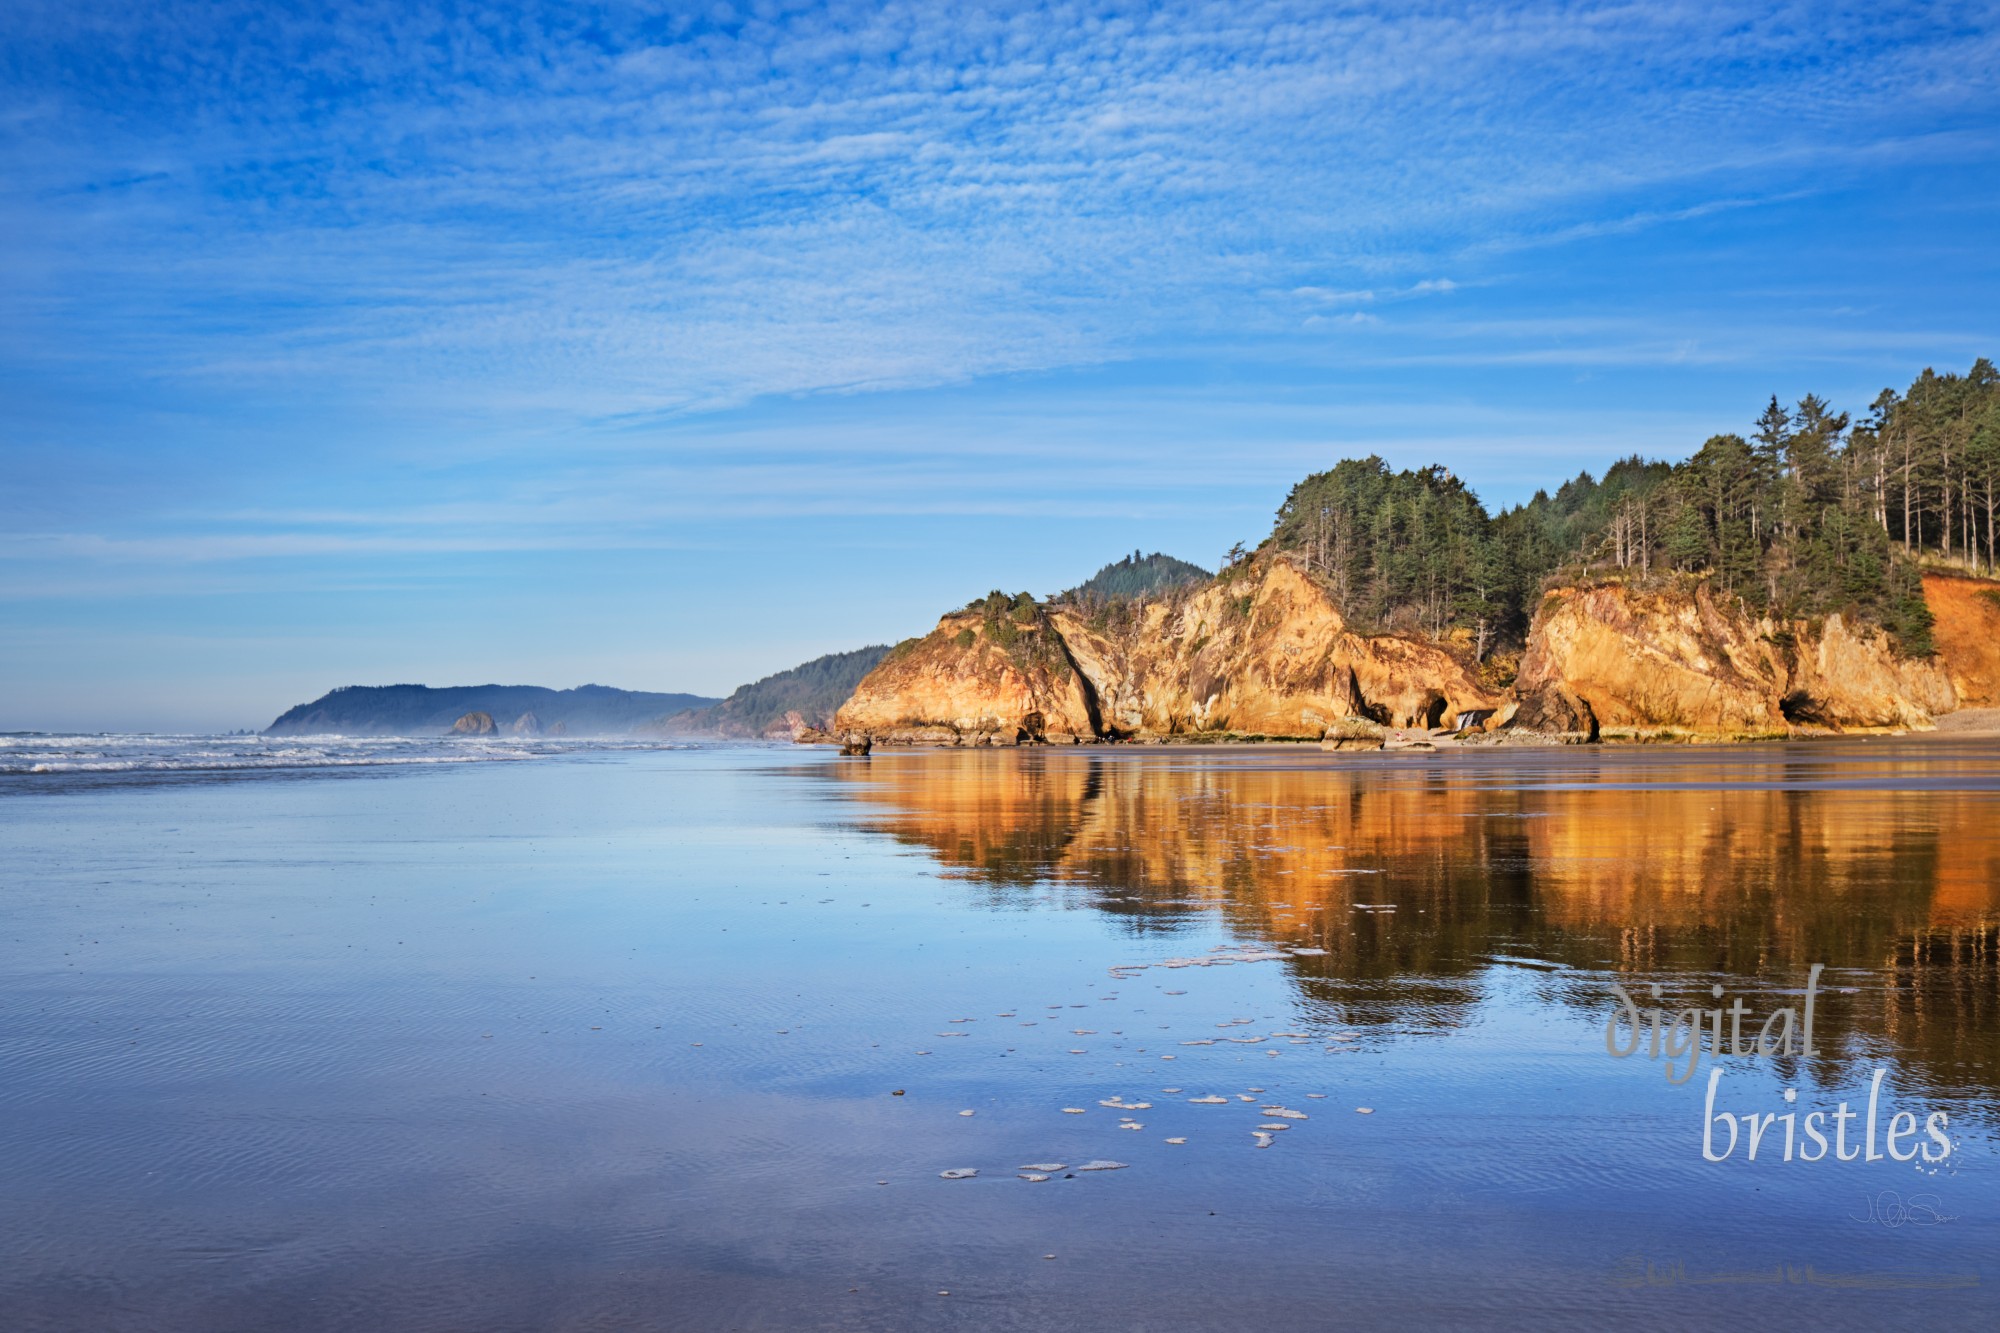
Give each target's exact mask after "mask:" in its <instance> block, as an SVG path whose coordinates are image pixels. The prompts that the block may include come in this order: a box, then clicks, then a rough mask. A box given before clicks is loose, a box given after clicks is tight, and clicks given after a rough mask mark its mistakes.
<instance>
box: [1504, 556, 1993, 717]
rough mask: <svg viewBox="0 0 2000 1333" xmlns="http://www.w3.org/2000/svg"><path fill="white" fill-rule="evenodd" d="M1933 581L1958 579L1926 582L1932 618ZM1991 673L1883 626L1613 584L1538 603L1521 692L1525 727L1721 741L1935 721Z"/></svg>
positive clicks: (1961, 648) (1952, 650) (1966, 656)
mask: <svg viewBox="0 0 2000 1333" xmlns="http://www.w3.org/2000/svg"><path fill="white" fill-rule="evenodd" d="M1936 582H1958V581H1956V580H1932V579H1926V580H1925V594H1926V599H1927V600H1930V601H1932V602H1933V612H1934V614H1935V613H1936V610H1937V606H1936V598H1935V595H1934V593H1933V584H1934V583H1936ZM1986 586H1989V587H1991V586H1994V585H1986ZM1993 610H1994V611H1995V612H1996V613H2000V606H1995V607H1994V608H1993ZM1961 619H1963V617H1961ZM1939 620H1940V624H1941V625H1942V624H1943V622H1944V620H1945V617H1943V616H1940V617H1939ZM1968 637H1976V636H1968ZM1993 667H1994V664H1993V663H1987V662H1982V661H1980V660H1979V659H1978V653H1977V652H1976V651H1971V650H1968V648H1967V647H1966V645H1964V644H1958V643H1952V644H1946V643H1945V642H1944V641H1943V640H1942V639H1941V642H1940V651H1939V653H1938V655H1937V656H1935V657H1931V658H1921V659H1913V658H1904V657H1902V656H1900V655H1899V654H1898V652H1897V650H1896V647H1895V645H1894V644H1893V643H1892V642H1891V641H1890V639H1889V637H1888V636H1887V635H1886V634H1884V633H1882V632H1881V631H1880V630H1879V629H1876V628H1874V627H1873V626H1867V625H1850V624H1848V623H1847V622H1846V621H1845V620H1843V619H1842V618H1841V617H1840V616H1838V615H1834V616H1828V617H1827V618H1826V619H1825V620H1824V621H1823V622H1820V623H1818V624H1813V623H1809V622H1804V621H1797V622H1786V623H1779V622H1776V621H1773V620H1770V619H1752V618H1751V617H1750V616H1749V615H1748V614H1747V613H1746V612H1745V611H1744V610H1743V609H1742V607H1741V606H1740V605H1739V604H1737V603H1735V602H1734V601H1724V600H1723V599H1718V598H1717V597H1715V596H1714V595H1713V594H1712V593H1711V592H1710V590H1709V588H1708V587H1707V585H1706V584H1705V583H1691V584H1686V585H1682V586H1678V587H1669V588H1652V589H1638V588H1633V587H1630V586H1628V585H1625V584H1622V583H1615V582H1606V583H1599V584H1595V585H1591V586H1585V587H1576V588H1565V589H1559V590H1557V591H1555V592H1552V593H1550V594H1549V595H1548V596H1547V597H1546V598H1545V599H1544V601H1543V603H1542V606H1541V608H1540V610H1539V611H1538V612H1537V614H1536V616H1535V620H1534V625H1533V628H1532V630H1531V631H1530V634H1529V639H1528V648H1527V652H1526V654H1525V655H1524V656H1523V657H1522V660H1521V672H1520V676H1519V678H1518V679H1517V680H1516V682H1515V690H1516V692H1517V693H1518V695H1519V697H1520V700H1521V707H1520V712H1519V714H1518V719H1519V721H1520V723H1521V724H1522V725H1526V726H1533V727H1538V728H1541V729H1545V730H1562V731H1595V730H1596V729H1598V728H1600V727H1603V728H1616V729H1628V730H1633V731H1639V732H1647V731H1682V732H1688V733H1691V734H1693V735H1696V736H1715V737H1725V738H1726V737H1740V736H1746V735H1772V734H1779V733H1784V732H1788V731H1791V730H1794V729H1798V728H1825V729H1841V730H1846V729H1856V728H1860V729H1868V728H1895V729H1907V728H1922V727H1928V726H1930V725H1931V723H1932V720H1933V719H1934V718H1936V717H1937V716H1938V715H1939V714H1941V713H1948V712H1950V711H1952V710H1953V709H1955V708H1957V707H1959V706H1960V705H1961V703H1962V702H1964V701H1965V694H1964V691H1963V690H1961V689H1960V688H1959V687H1958V686H1957V685H1956V684H1955V683H1954V681H1955V679H1963V681H1964V683H1965V686H1966V687H1967V688H1968V689H1982V688H1984V689H1990V688H1991V687H1992V682H1994V681H1996V680H2000V673H1996V672H1995V670H1994V669H1993Z"/></svg>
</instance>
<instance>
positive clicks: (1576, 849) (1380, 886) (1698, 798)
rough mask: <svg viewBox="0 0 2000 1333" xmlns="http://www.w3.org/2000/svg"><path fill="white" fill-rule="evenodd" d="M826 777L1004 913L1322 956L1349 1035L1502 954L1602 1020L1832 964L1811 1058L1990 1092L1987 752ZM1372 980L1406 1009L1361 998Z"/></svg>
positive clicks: (956, 763)
mask: <svg viewBox="0 0 2000 1333" xmlns="http://www.w3.org/2000/svg"><path fill="white" fill-rule="evenodd" d="M814 771H816V772H819V773H823V774H825V775H827V776H828V777H829V779H830V780H831V781H834V782H837V783H839V784H840V785H841V787H842V789H843V791H844V793H845V794H847V795H850V796H851V797H852V798H853V799H854V801H855V802H856V803H858V805H859V806H860V807H861V809H862V811H863V813H862V814H861V816H860V822H861V823H862V824H863V825H864V826H866V827H868V828H871V829H873V830H875V831H878V832H881V833H884V834H887V835H889V836H891V837H893V838H895V839H897V840H898V841H900V842H903V843H905V844H908V845H910V846H913V847H918V848H922V849H923V850H924V851H925V852H926V853H927V854H929V855H930V856H932V857H934V858H935V859H936V860H937V862H938V863H939V864H940V865H941V866H943V867H944V868H945V869H946V871H947V873H949V874H951V875H953V876H955V877H959V878H962V879H964V880H966V881H969V882H970V883H972V884H974V885H977V886H980V887H981V888H982V889H983V890H984V892H985V893H986V895H987V900H988V905H989V906H991V907H993V908H995V909H1004V908H1009V907H1021V906H1030V905H1034V904H1035V903H1036V901H1037V900H1038V899H1039V898H1041V897H1044V896H1046V895H1048V894H1049V893H1050V892H1051V891H1052V890H1053V892H1054V893H1055V894H1056V896H1057V899H1058V900H1059V901H1061V902H1062V903H1064V904H1067V905H1087V906H1089V907H1092V908H1094V909H1095V910H1097V911H1100V912H1103V913H1106V914H1108V915H1111V916H1114V917H1117V918H1118V919H1120V920H1121V921H1123V922H1124V923H1126V924H1127V926H1128V928H1129V929H1130V931H1131V933H1132V934H1133V936H1134V937H1135V939H1145V938H1148V937H1152V936H1158V935H1162V934H1171V933H1173V932H1175V931H1177V930H1179V929H1183V928H1185V927H1187V926H1189V925H1191V924H1195V923H1197V922H1200V923H1203V924H1206V922H1207V919H1208V918H1211V917H1213V916H1215V915H1219V916H1221V917H1222V918H1223V919H1224V920H1226V922H1227V923H1228V925H1229V927H1230V928H1231V929H1232V930H1233V931H1234V932H1236V933H1237V934H1239V935H1240V936H1241V937H1243V938H1245V939H1246V940H1254V941H1257V942H1259V943H1264V944H1270V945H1282V946H1286V947H1288V948H1294V949H1296V948H1305V949H1308V950H1312V951H1314V952H1311V953H1309V954H1305V955H1300V954H1293V955H1292V957H1291V960H1290V961H1289V962H1288V963H1286V964H1284V966H1287V967H1289V968H1290V969H1291V970H1292V972H1293V973H1294V975H1295V977H1296V980H1297V983H1298V985H1299V987H1300V989H1301V991H1302V993H1303V995H1304V997H1305V998H1306V999H1308V1000H1321V1001H1325V1002H1327V1003H1329V1004H1340V1005H1343V1006H1344V1007H1343V1008H1342V1009H1341V1014H1342V1015H1343V1016H1344V1018H1345V1019H1346V1021H1349V1022H1352V1023H1356V1024H1364V1025H1365V1024H1368V1023H1371V1022H1373V1023H1378V1024H1379V1023H1393V1024H1395V1025H1397V1026H1398V1027H1400V1028H1402V1029H1405V1030H1408V1029H1411V1028H1422V1027H1424V1026H1427V1025H1434V1026H1439V1027H1447V1028H1448V1027H1452V1026H1455V1025H1456V1024H1458V1023H1459V1022H1461V1021H1462V1020H1463V1018H1464V1016H1465V1015H1466V1014H1467V1013H1469V1012H1470V1010H1471V1008H1472V1007H1473V1006H1474V1005H1475V1004H1476V1003H1477V1002H1478V999H1479V996H1480V989H1481V981H1480V979H1481V978H1482V977H1484V976H1486V975H1487V974H1488V973H1489V972H1490V971H1491V970H1492V969H1494V968H1495V967H1511V968H1518V969H1526V970H1529V971H1530V972H1531V973H1532V972H1537V971H1538V972H1539V973H1540V974H1541V975H1542V977H1543V980H1542V981H1541V982H1540V984H1541V985H1542V986H1543V987H1544V988H1545V990H1546V997H1547V998H1548V999H1550V1000H1551V1001H1553V1002H1555V1003H1559V1004H1564V1005H1571V1006H1584V1007H1591V1008H1595V1007H1601V1006H1602V1004H1603V1003H1604V997H1605V994H1606V984H1607V978H1606V976H1605V973H1606V971H1607V970H1611V971H1617V972H1621V973H1629V974H1637V975H1638V976H1639V977H1641V978H1642V979H1644V980H1656V979H1657V980H1660V981H1662V982H1663V983H1664V984H1666V985H1669V986H1674V985H1679V986H1680V987H1681V988H1682V989H1683V990H1686V988H1687V987H1688V986H1689V985H1690V984H1691V983H1693V982H1697V981H1698V982H1699V983H1700V984H1701V985H1703V986H1704V987H1705V986H1706V985H1707V984H1708V983H1709V982H1710V981H1711V980H1713V981H1716V982H1718V983H1720V984H1724V985H1725V986H1726V987H1727V989H1728V990H1729V991H1730V992H1731V993H1732V994H1746V995H1748V996H1750V997H1751V999H1750V1002H1751V1003H1752V1004H1753V1006H1754V1007H1758V1008H1760V1009H1762V1008H1767V1007H1771V1006H1774V1005H1776V1004H1781V1003H1786V1002H1789V992H1790V991H1795V990H1796V988H1797V987H1798V986H1799V985H1800V983H1801V982H1802V980H1803V977H1804V975H1805V971H1806V968H1807V966H1808V965H1809V964H1810V963H1815V962H1818V963H1825V964H1827V966H1828V968H1829V977H1830V979H1831V983H1832V985H1833V986H1834V988H1835V989H1834V991H1833V994H1832V995H1831V996H1830V997H1829V998H1828V1000H1827V1002H1826V1003H1827V1004H1828V1012H1829V1019H1828V1023H1827V1030H1828V1031H1830V1032H1832V1033H1834V1034H1836V1035H1835V1036H1834V1038H1833V1039H1832V1040H1831V1041H1829V1042H1827V1043H1823V1045H1824V1046H1825V1048H1826V1053H1827V1057H1828V1059H1829V1060H1830V1061H1831V1062H1832V1064H1833V1066H1834V1067H1833V1068H1830V1069H1827V1070H1823V1071H1821V1072H1822V1073H1825V1074H1827V1075H1830V1076H1834V1077H1838V1076H1839V1074H1840V1072H1841V1071H1840V1068H1839V1067H1840V1066H1842V1065H1844V1064H1846V1063H1848V1062H1850V1061H1852V1060H1856V1059H1859V1058H1860V1057H1861V1055H1862V1052H1861V1050H1860V1049H1859V1043H1861V1042H1863V1041H1864V1040H1878V1039H1887V1040H1888V1041H1889V1042H1890V1043H1892V1045H1893V1046H1894V1048H1895V1053H1896V1054H1897V1056H1898V1057H1899V1058H1900V1059H1901V1060H1902V1061H1903V1062H1904V1065H1905V1069H1906V1072H1907V1073H1909V1074H1910V1075H1913V1076H1914V1077H1916V1078H1917V1079H1919V1080H1920V1081H1921V1082H1923V1083H1925V1084H1928V1085H1930V1086H1931V1087H1932V1088H1933V1089H1934V1090H1936V1091H1939V1092H1941V1093H1945V1094H1957V1095H1960V1096H1967V1095H1977V1094H1979V1093H1988V1094H1990V1093H1991V1091H1992V1090H1994V1089H1995V1088H1996V1087H2000V1060H1997V1059H1996V1055H1995V1052H1996V1051H2000V1042H1996V1037H2000V986H1996V978H2000V957H1996V946H1997V945H2000V747H1996V746H1995V745H1993V744H1992V743H1989V742H1974V741H1949V742H1947V741H1939V740H1923V741H1910V742H1904V743H1901V744H1892V743H1885V742H1883V741H1879V740H1876V741H1868V742H1845V743H1842V742H1834V743H1826V742H1822V743H1816V744H1811V745H1791V746H1771V747H1758V748H1754V749H1753V748H1740V749H1715V750H1691V749H1681V750H1638V749H1631V750H1603V751H1589V752H1579V751H1576V750H1567V751H1555V752H1524V751H1501V752H1490V751H1489V752H1461V753H1456V754H1446V755H1437V756H1428V757H1424V758H1421V759H1413V760H1410V759H1406V760H1401V761H1385V760H1379V759H1372V758H1371V759H1367V760H1357V759H1353V758H1349V757H1346V756H1341V757H1337V758H1335V757H1327V756H1321V755H1319V754H1317V753H1307V752H1286V751H1279V752H1272V751H1256V752H1251V751H1239V752H1213V753H1200V752H1197V753H1193V754H1188V753H1181V754H1178V755H1172V756H1170V755H1168V754H1164V753H1162V752H1159V751H1136V752H1135V751H1109V752H1104V751H1099V752H1094V753H1089V754H1076V753H1073V752H1059V751H1025V752H1020V753H953V752H936V753H928V752H917V753H911V754H902V755H895V756H887V757H883V758H878V759H877V760H875V761H872V762H871V763H869V764H866V765H859V764H849V765H837V766H832V767H829V768H823V769H817V770H814ZM1320 951H1323V952H1320ZM1358 983H1393V984H1392V985H1390V986H1389V987H1388V988H1387V992H1386V993H1387V994H1388V995H1390V996H1391V997H1393V998H1392V1000H1391V1002H1390V1003H1388V1004H1386V1005H1385V1004H1382V1003H1379V1002H1378V1003H1376V1004H1374V1005H1372V1006H1370V1005H1359V1004H1356V1003H1355V1001H1356V1000H1357V998H1358V992H1357V984H1358ZM1370 993H1371V994H1375V995H1377V997H1378V1000H1379V995H1380V994H1381V992H1380V991H1379V989H1378V991H1375V992H1370ZM1669 994H1670V996H1671V995H1672V992H1671V991H1670V992H1669ZM1688 1002H1690V1003H1693V1002H1695V1001H1693V1000H1689V1001H1688ZM1703 1002H1706V997H1705V996H1704V997H1703Z"/></svg>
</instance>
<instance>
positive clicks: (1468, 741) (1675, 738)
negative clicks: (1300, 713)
mask: <svg viewBox="0 0 2000 1333" xmlns="http://www.w3.org/2000/svg"><path fill="white" fill-rule="evenodd" d="M1990 736H2000V707H1996V708H1961V709H1958V710H1956V711H1954V712H1951V713H1947V714H1945V715H1944V716H1943V717H1941V718H1939V719H1938V720H1937V722H1936V725H1934V726H1932V727H1928V728H1923V729H1914V728H1901V727H1898V728H1889V727H1879V728H1861V727H1855V728H1850V729H1847V730H1842V731H1836V730H1829V729H1823V728H1811V729H1806V728H1801V729H1798V730H1793V731H1782V732H1771V733H1768V734H1755V735H1753V734H1745V733H1738V734H1735V735H1727V736H1714V735H1703V734H1701V733H1698V732H1693V731H1686V730H1682V729H1680V728H1675V727H1661V728H1658V729H1656V730H1639V729H1636V728H1616V729H1609V728H1607V729H1605V730H1602V731H1600V732H1599V734H1598V736H1597V737H1596V738H1595V739H1587V738H1585V737H1584V736H1582V735H1581V734H1576V735H1563V734H1561V733H1551V732H1522V731H1510V730H1503V731H1498V732H1475V733H1473V734H1471V735H1469V736H1458V735H1454V734H1449V733H1447V734H1427V733H1423V732H1419V731H1416V730H1414V729H1410V728H1405V729H1403V731H1402V732H1401V733H1400V734H1399V733H1397V732H1395V731H1394V730H1391V731H1390V732H1389V733H1388V734H1387V735H1385V736H1384V737H1383V739H1382V742H1381V743H1380V744H1370V743H1367V742H1365V741H1364V742H1360V743H1356V741H1355V740H1354V739H1353V738H1346V739H1344V740H1342V741H1341V742H1339V743H1333V742H1329V741H1328V740H1323V739H1320V738H1317V737H1308V736H1300V737H1295V738H1292V737H1278V736H1257V737H1254V738H1244V739H1240V740H1239V739H1235V738H1233V737H1231V736H1228V735H1220V734H1218V735H1213V736H1206V737H1203V736H1198V735H1197V736H1165V737H1159V738H1157V739H1155V738H1151V737H1148V738H1143V739H1141V738H1130V739H1118V740H1113V739H1108V738H1106V739H1097V740H1088V741H1076V742H1071V743H1063V742H1051V741H1033V740H1027V741H1018V742H1015V743H1012V744H1009V743H1006V742H1001V741H993V740H987V739H984V738H983V737H982V738H979V739H975V740H971V741H968V742H964V743H959V744H953V743H949V742H941V741H935V740H912V741H898V740H894V739H885V738H882V737H877V736H869V737H868V738H867V739H868V743H869V746H870V748H871V749H882V750H893V751H918V750H1056V751H1070V750H1160V751H1174V752H1186V753H1199V752H1201V751H1204V750H1217V749H1227V750H1271V751H1282V752H1285V753H1296V752H1298V751H1300V750H1314V751H1318V752H1321V753H1326V754H1423V753H1426V752H1435V751H1442V750H1512V749H1524V750H1553V749H1568V748H1572V747H1578V746H1601V747H1617V748H1633V747H1641V746H1647V747H1651V746H1672V745H1682V746H1731V745H1768V744H1771V743H1773V742H1780V741H1840V740H1871V739H1878V738H1879V739H1888V740H1932V739H1958V738H1977V737H1990ZM793 743H794V744H797V745H813V746H833V747H839V746H841V745H842V744H843V741H842V738H840V737H838V736H824V735H822V736H814V737H810V738H801V739H799V740H797V741H795V742H793Z"/></svg>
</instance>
